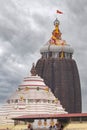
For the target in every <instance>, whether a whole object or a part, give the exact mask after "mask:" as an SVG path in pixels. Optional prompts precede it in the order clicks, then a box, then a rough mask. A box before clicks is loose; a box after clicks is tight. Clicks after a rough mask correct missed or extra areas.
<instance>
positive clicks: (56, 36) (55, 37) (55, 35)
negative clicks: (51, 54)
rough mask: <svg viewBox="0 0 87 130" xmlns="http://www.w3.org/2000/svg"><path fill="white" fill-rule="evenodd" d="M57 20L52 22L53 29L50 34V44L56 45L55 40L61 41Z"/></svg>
mask: <svg viewBox="0 0 87 130" xmlns="http://www.w3.org/2000/svg"><path fill="white" fill-rule="evenodd" d="M59 24H60V22H59V20H58V19H57V18H56V20H55V21H54V26H55V29H54V30H53V32H52V37H51V44H56V40H61V32H60V30H59Z"/></svg>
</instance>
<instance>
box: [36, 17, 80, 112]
mask: <svg viewBox="0 0 87 130" xmlns="http://www.w3.org/2000/svg"><path fill="white" fill-rule="evenodd" d="M54 26H55V29H54V30H53V32H52V37H51V38H50V40H49V41H48V42H47V43H46V44H45V45H44V46H43V47H42V48H41V50H40V53H41V55H42V57H41V58H40V59H39V60H38V61H37V63H36V70H37V73H38V75H39V76H41V77H42V78H43V79H44V81H45V83H46V84H47V85H48V86H49V87H50V88H51V90H52V92H53V93H54V94H55V96H56V97H57V98H58V99H59V100H60V101H61V103H62V104H63V106H64V108H65V109H66V111H68V112H69V113H79V112H81V111H82V108H81V106H82V104H81V87H80V79H79V74H78V69H77V65H76V62H75V60H74V59H72V56H73V52H74V50H73V48H72V47H71V46H70V45H69V44H67V43H66V41H65V40H62V38H61V32H60V30H59V21H58V20H57V19H56V20H55V21H54Z"/></svg>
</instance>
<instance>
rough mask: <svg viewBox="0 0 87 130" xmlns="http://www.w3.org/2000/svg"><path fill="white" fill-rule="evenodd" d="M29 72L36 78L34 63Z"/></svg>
mask: <svg viewBox="0 0 87 130" xmlns="http://www.w3.org/2000/svg"><path fill="white" fill-rule="evenodd" d="M30 72H31V75H32V76H36V69H35V64H34V63H33V64H32V68H31V71H30Z"/></svg>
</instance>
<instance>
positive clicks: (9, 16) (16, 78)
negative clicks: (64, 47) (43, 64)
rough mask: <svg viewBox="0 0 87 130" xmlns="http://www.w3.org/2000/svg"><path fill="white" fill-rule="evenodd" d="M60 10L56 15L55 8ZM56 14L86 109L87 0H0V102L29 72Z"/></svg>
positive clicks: (47, 38) (49, 31) (51, 27)
mask: <svg viewBox="0 0 87 130" xmlns="http://www.w3.org/2000/svg"><path fill="white" fill-rule="evenodd" d="M57 9H60V10H61V11H63V13H64V14H63V15H62V16H60V15H57V14H56V10H57ZM56 17H58V18H59V20H60V22H61V24H60V29H61V32H62V33H63V34H62V37H63V39H65V40H66V41H67V42H68V43H69V44H71V45H72V46H73V48H74V50H75V53H74V59H75V60H76V62H77V65H78V69H79V73H80V79H81V89H82V100H83V112H87V101H86V99H87V94H86V93H87V88H86V85H87V77H86V73H87V67H86V66H87V61H86V57H87V52H86V49H87V44H86V42H87V36H86V35H87V0H77V1H76V0H72V1H71V0H51V1H50V0H44V1H42V0H26V1H25V0H21V1H18V0H6V1H3V0H0V102H1V103H3V101H6V99H7V98H8V97H9V96H10V95H11V94H12V93H13V92H14V91H15V90H16V88H17V87H18V85H19V84H20V83H21V82H22V79H23V77H24V76H26V75H27V74H29V70H30V68H31V66H32V63H33V62H36V61H37V60H38V59H39V58H40V55H39V50H40V48H41V46H43V45H44V44H45V43H46V42H47V41H48V40H49V38H50V36H51V32H52V30H53V21H54V20H55V18H56Z"/></svg>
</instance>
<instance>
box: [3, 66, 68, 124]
mask: <svg viewBox="0 0 87 130" xmlns="http://www.w3.org/2000/svg"><path fill="white" fill-rule="evenodd" d="M31 73H32V75H31V76H29V77H25V78H24V80H23V82H22V84H21V85H19V87H18V89H17V90H16V91H15V93H14V94H12V96H11V97H10V98H9V99H8V100H7V103H5V104H4V105H3V106H2V107H1V108H0V118H1V119H2V117H3V118H4V119H3V121H4V122H5V121H6V119H7V121H8V123H12V122H13V121H12V120H11V118H14V117H18V116H23V115H32V116H34V115H38V114H42V115H43V114H45V115H46V114H66V113H67V112H66V111H65V109H64V108H63V107H62V105H61V104H60V101H59V100H58V99H57V98H56V97H55V96H54V94H53V93H52V92H51V90H50V88H49V87H48V86H46V84H45V83H44V81H43V79H42V78H41V77H39V76H38V75H36V74H35V68H34V66H33V67H32V70H31ZM7 117H8V118H7ZM0 121H1V120H0Z"/></svg>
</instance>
